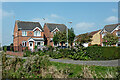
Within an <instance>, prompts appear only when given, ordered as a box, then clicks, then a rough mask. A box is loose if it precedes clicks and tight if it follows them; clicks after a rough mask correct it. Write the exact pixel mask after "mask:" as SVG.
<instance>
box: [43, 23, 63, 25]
mask: <svg viewBox="0 0 120 80" xmlns="http://www.w3.org/2000/svg"><path fill="white" fill-rule="evenodd" d="M45 24H59V25H65V24H60V23H45Z"/></svg>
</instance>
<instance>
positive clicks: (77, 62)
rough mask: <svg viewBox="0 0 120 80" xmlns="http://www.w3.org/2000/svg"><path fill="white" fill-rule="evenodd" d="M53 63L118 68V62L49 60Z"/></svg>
mask: <svg viewBox="0 0 120 80" xmlns="http://www.w3.org/2000/svg"><path fill="white" fill-rule="evenodd" d="M6 57H11V58H13V57H14V56H9V55H7V56H6ZM19 58H22V59H27V57H19ZM50 61H53V62H61V63H69V64H81V65H96V66H120V65H119V64H118V62H120V59H119V60H106V61H82V60H66V59H50Z"/></svg>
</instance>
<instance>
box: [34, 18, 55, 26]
mask: <svg viewBox="0 0 120 80" xmlns="http://www.w3.org/2000/svg"><path fill="white" fill-rule="evenodd" d="M32 21H35V22H40V24H41V25H42V26H43V25H44V23H55V21H54V20H52V19H48V18H44V19H43V18H33V19H32Z"/></svg>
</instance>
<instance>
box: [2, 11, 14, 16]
mask: <svg viewBox="0 0 120 80" xmlns="http://www.w3.org/2000/svg"><path fill="white" fill-rule="evenodd" d="M13 15H14V12H12V11H10V12H8V11H5V10H2V9H0V17H10V16H13Z"/></svg>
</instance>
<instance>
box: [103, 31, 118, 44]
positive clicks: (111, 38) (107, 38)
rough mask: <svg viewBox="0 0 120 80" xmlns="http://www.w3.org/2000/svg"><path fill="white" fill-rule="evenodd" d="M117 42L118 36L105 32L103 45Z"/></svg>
mask: <svg viewBox="0 0 120 80" xmlns="http://www.w3.org/2000/svg"><path fill="white" fill-rule="evenodd" d="M117 42H118V37H117V36H115V35H113V34H110V33H107V34H106V35H105V36H104V37H103V43H104V44H105V45H110V46H111V45H115V44H116V43H117Z"/></svg>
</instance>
